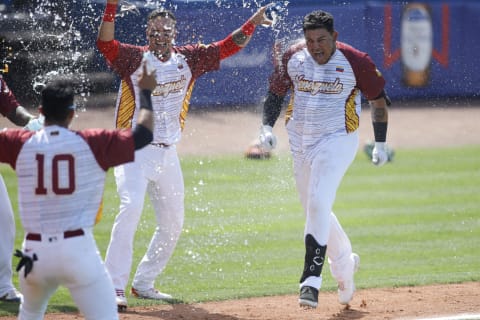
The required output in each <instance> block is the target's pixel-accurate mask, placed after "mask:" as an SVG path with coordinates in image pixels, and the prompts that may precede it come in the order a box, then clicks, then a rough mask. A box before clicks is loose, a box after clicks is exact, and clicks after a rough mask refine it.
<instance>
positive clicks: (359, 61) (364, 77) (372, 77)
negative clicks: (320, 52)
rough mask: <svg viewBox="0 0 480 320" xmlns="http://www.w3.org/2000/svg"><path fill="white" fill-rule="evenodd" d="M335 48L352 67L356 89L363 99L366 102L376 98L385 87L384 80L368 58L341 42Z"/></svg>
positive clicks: (366, 55) (363, 53)
mask: <svg viewBox="0 0 480 320" xmlns="http://www.w3.org/2000/svg"><path fill="white" fill-rule="evenodd" d="M337 48H338V49H339V50H340V51H342V53H343V54H344V55H345V57H346V58H347V60H348V62H349V63H350V65H351V66H352V69H353V73H354V74H355V78H356V80H357V87H358V88H359V89H360V91H361V92H362V94H363V95H364V96H365V98H366V99H367V100H374V99H376V98H378V97H379V96H380V94H381V93H382V91H383V88H384V87H385V79H384V78H383V76H382V74H381V73H380V71H379V70H378V69H377V67H376V66H375V64H374V63H373V61H372V59H371V58H370V56H369V55H368V54H366V53H365V52H362V51H359V50H357V49H355V48H353V47H351V46H349V45H347V44H345V43H342V42H337Z"/></svg>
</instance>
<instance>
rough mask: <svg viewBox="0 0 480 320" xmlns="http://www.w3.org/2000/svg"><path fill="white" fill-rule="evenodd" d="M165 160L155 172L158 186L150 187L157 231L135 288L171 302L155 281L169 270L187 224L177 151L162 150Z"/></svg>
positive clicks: (150, 185) (141, 294) (144, 259)
mask: <svg viewBox="0 0 480 320" xmlns="http://www.w3.org/2000/svg"><path fill="white" fill-rule="evenodd" d="M158 152H161V153H163V155H162V156H161V157H158V158H162V159H164V161H163V162H162V163H161V164H159V167H157V168H156V169H155V172H156V174H155V176H153V174H154V173H153V172H152V177H154V178H155V179H154V180H155V183H151V184H149V186H148V194H149V197H150V201H151V203H152V206H153V209H154V211H155V215H156V219H157V228H156V229H155V232H154V234H153V236H152V239H151V241H150V245H149V247H148V250H147V252H146V253H145V256H144V257H143V259H142V260H141V262H140V264H139V265H138V267H137V271H136V273H135V277H134V279H133V282H132V287H133V288H134V289H132V291H133V290H135V293H136V294H137V296H139V297H143V298H152V299H170V298H171V297H170V296H169V295H167V294H162V293H161V292H158V291H156V290H155V289H154V282H155V279H156V278H157V277H158V275H159V274H160V273H161V272H162V271H163V270H164V269H165V266H166V265H167V263H168V260H169V259H170V257H171V255H172V253H173V251H174V249H175V246H176V244H177V241H178V239H179V237H180V234H181V232H182V227H183V221H184V193H185V191H184V182H183V174H182V170H181V167H180V161H179V159H178V155H177V152H176V150H175V148H174V147H170V148H167V149H162V150H159V151H158Z"/></svg>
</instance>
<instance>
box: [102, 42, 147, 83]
mask: <svg viewBox="0 0 480 320" xmlns="http://www.w3.org/2000/svg"><path fill="white" fill-rule="evenodd" d="M97 46H98V48H99V50H100V52H102V54H103V55H104V56H105V58H106V59H107V63H108V65H109V66H110V67H111V68H112V69H113V70H114V71H115V72H116V73H117V74H118V75H119V76H120V77H121V78H122V79H125V78H126V77H129V76H130V75H131V74H132V73H134V72H135V70H137V69H138V67H140V64H141V62H142V58H143V53H144V52H145V51H146V50H147V49H148V48H147V46H143V47H141V46H134V45H131V44H126V43H121V42H118V41H117V40H112V41H100V40H97Z"/></svg>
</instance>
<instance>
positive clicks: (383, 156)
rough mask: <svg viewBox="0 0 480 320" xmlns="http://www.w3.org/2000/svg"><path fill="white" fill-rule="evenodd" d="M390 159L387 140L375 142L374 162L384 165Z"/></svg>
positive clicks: (377, 164)
mask: <svg viewBox="0 0 480 320" xmlns="http://www.w3.org/2000/svg"><path fill="white" fill-rule="evenodd" d="M387 161H388V154H387V149H386V144H385V142H375V146H374V147H373V151H372V163H373V164H374V165H376V166H383V165H384V164H385V163H386V162H387Z"/></svg>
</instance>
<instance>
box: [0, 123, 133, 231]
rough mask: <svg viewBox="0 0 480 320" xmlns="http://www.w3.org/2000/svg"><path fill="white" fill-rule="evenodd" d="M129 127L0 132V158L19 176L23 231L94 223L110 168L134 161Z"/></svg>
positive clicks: (58, 128)
mask: <svg viewBox="0 0 480 320" xmlns="http://www.w3.org/2000/svg"><path fill="white" fill-rule="evenodd" d="M133 159H134V143H133V138H132V135H131V132H130V130H123V131H118V132H117V131H113V130H83V131H79V132H74V131H71V130H68V129H66V128H63V127H59V126H48V127H45V128H44V129H43V130H40V131H38V132H36V133H35V132H30V131H25V130H14V129H11V130H6V131H4V132H1V133H0V161H1V162H7V163H9V164H10V165H11V166H12V168H14V169H15V170H16V172H17V176H18V201H19V211H20V218H21V220H22V224H23V227H24V229H25V231H26V233H28V232H32V233H40V234H41V233H61V232H64V231H66V230H76V229H82V228H91V227H93V226H94V224H95V221H96V217H97V213H98V212H99V208H100V206H101V200H102V194H103V188H104V180H105V174H106V171H107V169H108V168H110V167H113V166H116V165H119V164H121V163H125V162H129V161H133Z"/></svg>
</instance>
